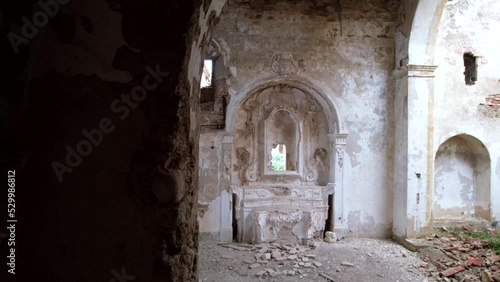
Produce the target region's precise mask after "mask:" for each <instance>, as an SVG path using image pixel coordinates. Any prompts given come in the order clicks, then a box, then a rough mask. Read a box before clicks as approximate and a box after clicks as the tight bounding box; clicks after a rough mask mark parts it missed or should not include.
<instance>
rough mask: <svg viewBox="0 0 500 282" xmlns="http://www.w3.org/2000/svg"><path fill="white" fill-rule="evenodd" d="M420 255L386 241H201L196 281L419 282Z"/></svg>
mask: <svg viewBox="0 0 500 282" xmlns="http://www.w3.org/2000/svg"><path fill="white" fill-rule="evenodd" d="M423 263H424V261H422V260H421V259H420V258H419V254H418V253H413V252H410V251H408V250H406V249H405V248H404V247H402V246H400V245H398V244H396V243H394V242H392V241H390V240H374V239H352V238H349V239H344V240H341V241H338V242H335V243H326V242H316V243H315V246H314V245H312V246H298V245H287V244H278V243H275V244H272V243H270V244H259V245H250V244H237V243H233V244H228V245H219V244H217V242H216V241H213V240H200V263H199V269H200V273H199V275H200V276H199V280H200V281H218V282H222V281H242V282H245V281H332V280H333V281H336V282H338V281H367V282H377V281H380V282H386V281H399V282H403V281H412V282H413V281H418V282H420V281H423V280H424V279H425V272H424V271H422V270H421V268H420V265H421V264H423Z"/></svg>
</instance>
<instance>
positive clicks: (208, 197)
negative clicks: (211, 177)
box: [201, 183, 219, 202]
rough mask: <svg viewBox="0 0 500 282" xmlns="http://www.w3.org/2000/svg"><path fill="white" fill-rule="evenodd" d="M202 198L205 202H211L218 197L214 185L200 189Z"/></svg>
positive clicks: (207, 185)
mask: <svg viewBox="0 0 500 282" xmlns="http://www.w3.org/2000/svg"><path fill="white" fill-rule="evenodd" d="M201 194H202V198H203V200H204V201H206V202H211V201H213V200H215V198H217V196H219V189H218V188H217V185H215V184H212V183H211V184H206V185H204V186H203V188H202V189H201Z"/></svg>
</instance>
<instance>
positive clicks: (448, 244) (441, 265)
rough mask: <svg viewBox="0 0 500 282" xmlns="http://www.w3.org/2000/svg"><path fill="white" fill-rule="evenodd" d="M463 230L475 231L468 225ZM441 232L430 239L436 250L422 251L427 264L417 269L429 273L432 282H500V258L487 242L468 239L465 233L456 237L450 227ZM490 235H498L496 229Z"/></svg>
mask: <svg viewBox="0 0 500 282" xmlns="http://www.w3.org/2000/svg"><path fill="white" fill-rule="evenodd" d="M462 229H463V231H465V232H468V231H471V230H470V228H469V227H467V226H462ZM441 231H442V232H439V233H440V234H433V235H432V236H428V237H426V240H427V241H428V242H429V243H430V244H432V245H433V247H430V248H426V249H422V250H421V251H420V253H421V257H420V258H421V259H422V260H423V261H424V263H422V264H420V265H418V266H415V267H416V268H419V269H420V270H426V271H427V272H428V274H429V277H428V281H449V282H469V281H481V282H500V255H499V254H497V253H496V251H495V250H493V249H490V248H488V243H487V241H486V240H482V239H478V238H473V237H468V236H467V235H466V234H467V233H465V232H464V233H463V234H460V235H458V236H454V235H455V234H452V233H451V232H449V230H448V229H446V228H441ZM488 232H490V234H492V235H494V234H498V230H495V229H488Z"/></svg>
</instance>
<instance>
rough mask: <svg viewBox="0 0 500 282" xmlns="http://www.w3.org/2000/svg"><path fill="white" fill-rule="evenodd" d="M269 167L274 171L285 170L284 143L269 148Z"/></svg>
mask: <svg viewBox="0 0 500 282" xmlns="http://www.w3.org/2000/svg"><path fill="white" fill-rule="evenodd" d="M271 167H272V169H273V170H275V171H285V170H286V145H285V144H277V145H276V146H275V147H274V148H273V149H272V150H271Z"/></svg>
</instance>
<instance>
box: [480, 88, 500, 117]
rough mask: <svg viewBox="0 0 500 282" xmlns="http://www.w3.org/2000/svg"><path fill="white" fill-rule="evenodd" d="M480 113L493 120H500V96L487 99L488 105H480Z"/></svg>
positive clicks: (491, 96)
mask: <svg viewBox="0 0 500 282" xmlns="http://www.w3.org/2000/svg"><path fill="white" fill-rule="evenodd" d="M479 112H480V113H482V114H483V115H485V116H487V117H491V118H500V94H492V95H489V96H488V97H486V103H485V104H480V105H479Z"/></svg>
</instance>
